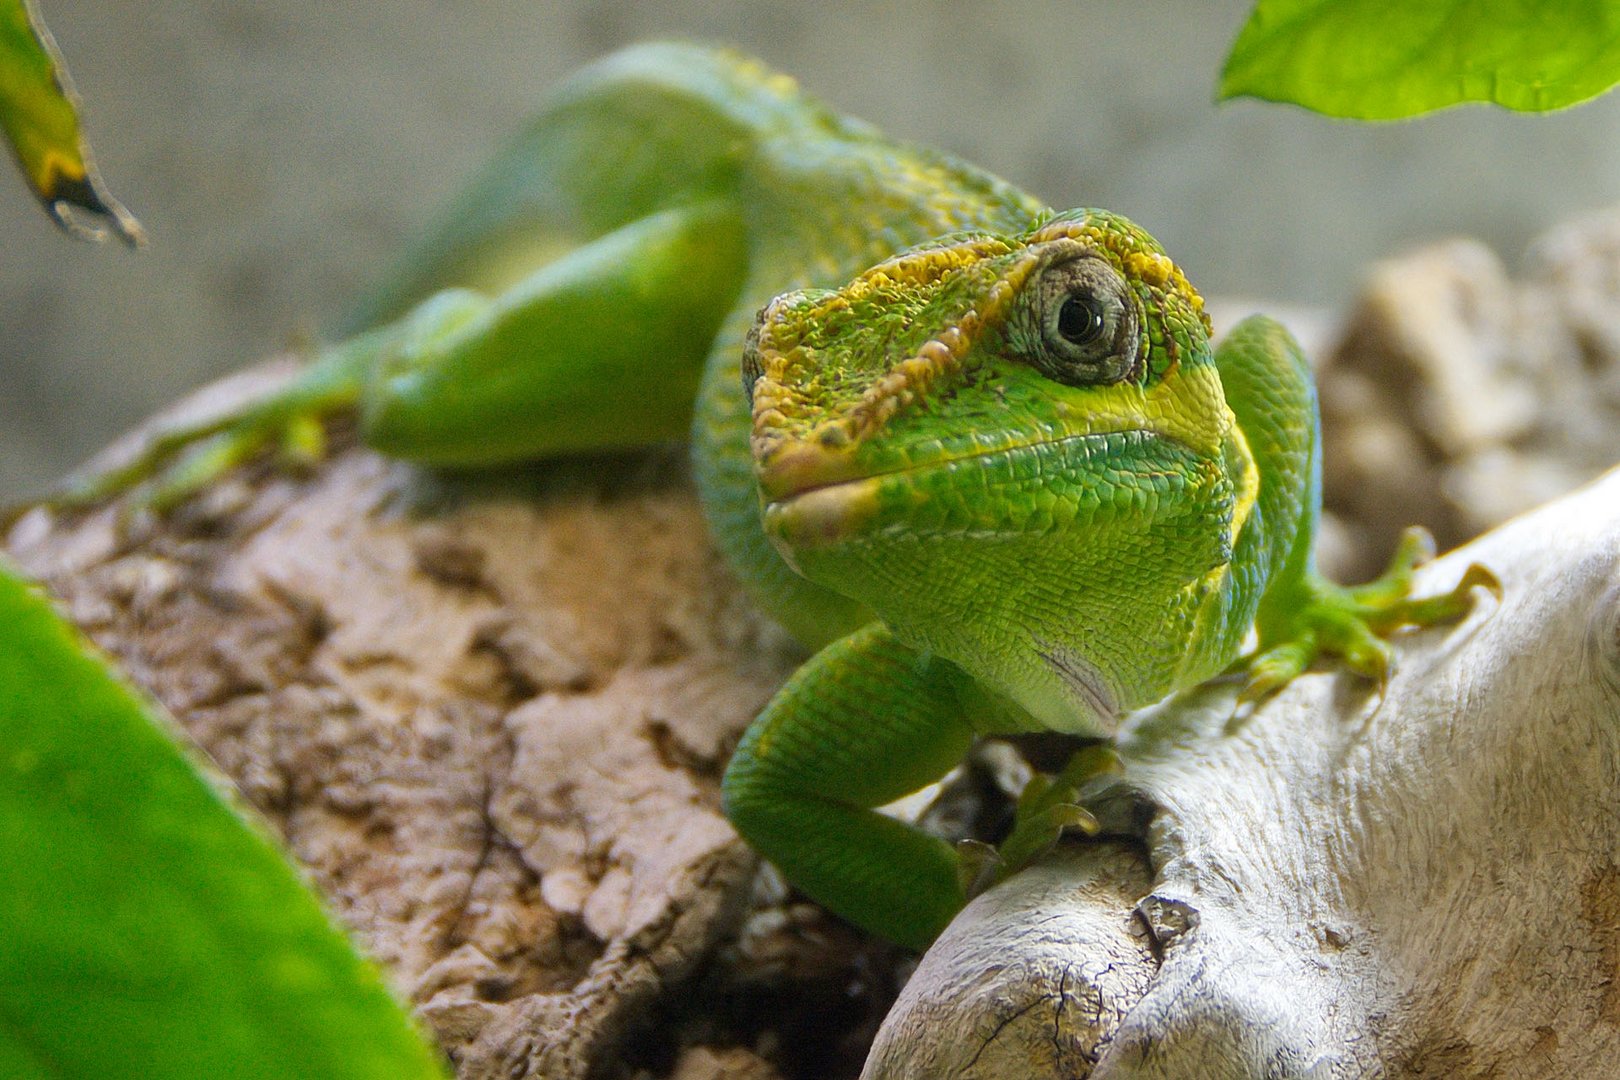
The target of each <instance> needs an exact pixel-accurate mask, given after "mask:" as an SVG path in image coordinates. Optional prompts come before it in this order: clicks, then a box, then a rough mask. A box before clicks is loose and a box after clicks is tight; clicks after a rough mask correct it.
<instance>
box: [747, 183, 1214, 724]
mask: <svg viewBox="0 0 1620 1080" xmlns="http://www.w3.org/2000/svg"><path fill="white" fill-rule="evenodd" d="M743 373H744V374H743V379H744V384H745V387H746V388H747V390H748V392H749V394H750V398H751V401H752V409H753V432H752V453H753V460H754V468H755V475H756V478H757V480H758V484H759V489H760V493H761V500H762V516H763V521H764V525H765V531H766V533H767V535H768V536H769V537H770V538H771V540H772V542H773V543H774V544H775V545H776V546H777V548H778V549H779V550H780V551H781V552H782V553H783V555H784V556H785V557H786V558H787V559H788V561H789V562H790V563H791V564H792V565H793V566H794V567H795V568H796V569H798V570H799V572H800V573H802V574H804V575H805V576H807V577H809V578H811V580H813V581H817V582H819V583H820V584H823V585H826V586H828V587H830V588H833V589H835V590H837V591H840V592H843V593H845V594H846V595H849V596H852V597H854V598H855V599H857V600H860V601H862V602H863V603H865V604H867V605H868V606H869V607H871V608H872V609H873V610H875V611H876V612H877V613H878V614H879V615H880V616H882V617H883V618H884V620H885V621H886V622H888V623H889V624H890V625H891V626H892V627H893V628H894V629H895V630H896V632H897V633H899V634H900V635H901V636H902V637H903V638H905V639H907V640H910V641H912V642H913V643H915V644H918V645H920V646H923V647H926V648H928V649H931V650H933V651H936V652H938V653H939V654H940V655H943V656H945V657H946V658H947V659H951V660H954V661H956V662H957V663H958V664H960V665H962V666H964V667H967V668H968V669H969V670H970V671H975V673H976V674H979V675H980V676H981V677H988V678H989V681H990V683H991V685H992V686H997V685H999V686H1000V687H1001V688H1002V689H1005V690H1006V691H1007V692H1008V693H1009V694H1010V695H1011V696H1012V697H1013V698H1014V699H1015V700H1017V701H1019V702H1020V703H1021V704H1023V705H1025V706H1026V707H1027V708H1028V709H1029V710H1030V711H1032V712H1035V713H1037V715H1042V716H1043V719H1044V720H1045V721H1046V722H1047V723H1049V724H1055V720H1054V717H1055V716H1056V715H1057V714H1060V713H1072V712H1073V711H1074V708H1075V706H1076V702H1075V701H1072V700H1071V701H1067V702H1064V701H1054V700H1048V699H1051V698H1053V695H1054V694H1055V695H1056V697H1057V698H1063V697H1065V694H1066V692H1065V691H1064V689H1063V688H1062V687H1061V686H1060V687H1057V688H1056V689H1054V688H1053V687H1051V686H1045V687H1044V688H1042V687H1041V686H1036V685H1035V683H1042V682H1043V680H1042V679H1040V678H1035V677H1034V676H1029V677H1025V676H1019V675H1018V674H1017V673H1016V672H1013V673H1008V672H1001V673H1000V674H999V675H998V673H996V672H993V671H985V670H976V666H977V668H983V667H984V665H985V664H987V663H993V662H999V661H986V660H984V659H983V657H984V656H985V655H986V654H987V653H989V654H994V655H997V656H1003V657H1005V656H1007V655H1009V654H1022V655H1024V656H1025V657H1026V658H1027V657H1028V656H1029V654H1031V653H1033V654H1035V655H1037V656H1038V657H1040V658H1042V659H1039V660H1033V661H1030V662H1031V663H1034V664H1035V665H1036V666H1037V667H1039V666H1041V665H1042V664H1043V663H1044V665H1045V667H1047V668H1049V669H1059V668H1068V669H1069V670H1070V672H1071V674H1073V673H1074V672H1079V674H1078V675H1074V676H1073V677H1072V678H1070V677H1067V676H1062V677H1060V678H1059V682H1060V683H1061V682H1064V681H1065V680H1066V681H1067V682H1068V683H1069V684H1070V685H1069V687H1068V691H1072V693H1069V694H1068V696H1069V697H1073V696H1074V695H1078V697H1079V698H1080V699H1083V700H1080V701H1079V706H1080V711H1082V712H1085V711H1090V712H1091V713H1094V714H1100V713H1106V712H1108V711H1109V710H1110V709H1113V710H1117V709H1118V708H1121V707H1126V706H1128V705H1130V704H1133V703H1134V702H1132V701H1127V700H1125V699H1134V698H1137V697H1140V696H1141V695H1142V694H1146V693H1151V692H1152V690H1153V687H1151V686H1145V687H1134V686H1125V685H1122V684H1121V680H1120V678H1119V677H1116V675H1115V674H1113V673H1110V672H1105V671H1101V670H1100V669H1099V664H1102V663H1104V661H1105V660H1106V656H1107V653H1108V650H1109V649H1110V648H1116V646H1114V645H1110V644H1109V642H1107V641H1105V640H1101V639H1100V638H1099V637H1098V634H1097V633H1095V632H1092V631H1094V630H1095V623H1094V620H1103V621H1106V622H1107V623H1108V624H1109V625H1110V626H1113V627H1115V628H1116V629H1118V632H1119V634H1121V635H1123V636H1126V637H1128V636H1129V635H1131V634H1142V635H1156V636H1158V637H1160V638H1162V639H1164V640H1165V641H1166V643H1167V644H1166V647H1167V648H1168V647H1172V646H1173V644H1174V642H1173V638H1174V634H1175V633H1176V632H1177V631H1176V630H1175V628H1174V627H1171V626H1170V625H1168V624H1167V623H1166V620H1167V619H1168V620H1171V621H1174V620H1176V619H1178V618H1180V619H1182V620H1183V621H1185V619H1187V618H1191V617H1192V616H1191V615H1190V614H1188V613H1187V612H1186V611H1182V610H1181V608H1183V607H1186V605H1187V603H1190V601H1188V600H1187V597H1186V596H1185V595H1184V594H1185V593H1186V592H1187V590H1189V589H1192V588H1195V587H1196V586H1197V582H1199V581H1200V580H1203V579H1204V578H1206V577H1207V575H1208V574H1209V573H1210V572H1212V570H1214V569H1216V568H1220V567H1224V565H1225V562H1226V560H1227V559H1228V558H1229V556H1230V545H1231V532H1232V515H1233V509H1234V503H1235V502H1236V501H1237V498H1236V497H1235V496H1234V490H1235V487H1234V480H1233V476H1232V473H1233V468H1232V465H1231V461H1230V459H1231V458H1232V452H1231V438H1230V436H1231V432H1232V429H1233V426H1234V425H1233V420H1232V415H1231V412H1230V410H1229V409H1228V408H1227V406H1226V403H1225V399H1224V398H1223V396H1222V393H1221V385H1220V378H1219V375H1218V374H1217V372H1216V370H1215V366H1214V362H1213V355H1212V351H1211V347H1210V327H1209V320H1208V318H1207V316H1206V315H1205V314H1204V310H1203V301H1202V300H1201V298H1200V297H1199V295H1198V293H1197V292H1196V291H1195V290H1194V289H1193V287H1192V286H1191V285H1190V284H1189V283H1188V282H1187V279H1186V278H1185V276H1183V274H1182V272H1181V270H1180V269H1179V268H1178V267H1177V266H1176V265H1175V264H1174V263H1173V262H1172V261H1171V260H1170V259H1169V257H1168V256H1166V255H1165V253H1164V251H1163V250H1162V249H1161V248H1160V247H1159V245H1158V243H1157V242H1156V241H1155V240H1154V239H1153V238H1152V237H1151V236H1149V235H1148V234H1147V233H1146V232H1144V231H1143V230H1142V229H1140V228H1139V227H1137V226H1136V225H1134V224H1132V223H1131V222H1129V221H1126V220H1125V219H1123V218H1120V217H1118V216H1115V215H1112V214H1108V213H1104V212H1102V211H1096V210H1081V211H1071V212H1069V213H1066V214H1062V215H1059V216H1057V217H1055V218H1052V219H1050V220H1048V221H1045V222H1041V223H1039V224H1037V225H1036V227H1034V228H1032V229H1030V230H1029V231H1027V232H1025V233H1022V234H1018V235H1010V236H997V235H990V234H971V235H966V234H964V235H959V236H954V237H949V238H946V239H944V240H941V241H939V242H937V243H935V244H932V245H929V246H926V247H923V248H919V249H915V250H912V251H908V252H905V253H903V254H900V255H898V256H895V257H894V258H891V259H889V260H888V261H886V262H883V263H880V264H879V265H877V266H874V267H872V268H871V269H870V270H867V271H866V272H865V273H863V274H861V275H860V276H858V277H856V278H855V279H854V280H853V281H851V282H849V283H848V284H847V285H845V286H844V287H842V288H840V289H837V290H831V291H829V290H805V291H799V292H793V293H788V294H785V295H783V296H780V297H778V298H777V299H775V300H774V301H772V302H771V303H770V304H769V305H767V306H766V307H765V309H764V310H763V311H762V312H761V313H760V315H759V318H758V320H757V322H756V324H755V327H754V330H753V331H752V332H751V334H750V335H749V340H748V344H747V346H746V349H745V354H744V360H743ZM1133 605H1140V610H1138V609H1137V608H1136V607H1134V606H1133ZM1128 609H1129V610H1128ZM1141 612H1147V614H1141ZM1144 620H1146V621H1145V622H1144ZM1147 623H1153V624H1154V625H1151V626H1150V625H1147ZM1077 624H1079V625H1086V626H1087V631H1088V634H1089V636H1084V637H1077V636H1076V631H1075V626H1076V625H1077ZM1088 624H1089V625H1088ZM1180 632H1181V633H1183V634H1185V633H1187V632H1188V629H1187V627H1182V628H1181V631H1180ZM1110 636H1113V635H1112V633H1105V634H1103V635H1102V637H1105V638H1106V637H1110ZM1117 647H1122V648H1126V649H1128V652H1127V655H1139V653H1140V649H1141V648H1142V647H1143V644H1142V643H1141V642H1134V643H1133V642H1127V641H1121V642H1119V643H1117ZM1116 651H1117V650H1116ZM1032 679H1033V681H1032ZM1044 681H1045V682H1049V681H1050V680H1044ZM1127 681H1128V680H1127ZM1149 681H1150V682H1151V681H1152V680H1149ZM1161 692H1162V691H1161ZM1047 714H1049V715H1047ZM1093 719H1095V717H1094V718H1093ZM1090 726H1093V727H1095V726H1096V725H1095V724H1092V725H1090Z"/></svg>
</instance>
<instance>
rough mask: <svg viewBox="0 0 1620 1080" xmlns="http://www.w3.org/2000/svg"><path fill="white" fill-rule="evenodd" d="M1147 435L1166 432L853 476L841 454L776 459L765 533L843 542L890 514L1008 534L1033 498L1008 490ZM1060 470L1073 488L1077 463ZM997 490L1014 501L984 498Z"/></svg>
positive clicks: (787, 542)
mask: <svg viewBox="0 0 1620 1080" xmlns="http://www.w3.org/2000/svg"><path fill="white" fill-rule="evenodd" d="M1148 438H1163V436H1161V435H1158V434H1157V433H1155V432H1151V431H1148V430H1144V429H1141V428H1129V429H1125V430H1121V431H1113V432H1088V433H1084V434H1073V435H1056V436H1053V437H1051V438H1044V439H1036V440H1031V441H1028V442H1018V443H1012V444H1009V445H1007V446H997V447H991V448H980V449H972V450H966V449H964V451H963V452H960V453H957V454H950V455H946V456H942V457H939V458H937V459H934V460H929V461H921V462H906V463H903V464H896V465H895V466H894V467H892V468H887V469H874V470H871V471H867V472H864V473H858V474H855V475H851V473H853V472H854V471H855V463H854V462H852V461H851V460H850V459H849V458H847V457H842V456H840V457H837V458H834V457H832V456H831V455H814V457H819V458H820V460H819V461H815V460H814V458H813V457H811V455H806V458H810V460H806V459H805V458H800V459H797V460H793V461H778V462H775V463H773V466H782V465H786V466H787V467H786V468H777V467H767V468H765V469H762V470H761V471H760V479H759V483H760V490H761V491H762V492H763V493H764V496H765V499H764V505H763V509H762V518H763V521H764V526H765V532H766V534H767V535H768V536H770V537H771V538H772V539H773V540H775V541H776V542H777V543H778V544H779V545H784V546H786V547H787V548H789V549H799V548H814V547H824V546H829V545H832V544H836V543H839V542H842V541H846V540H848V539H850V538H851V537H852V536H857V535H860V534H861V533H863V532H867V531H869V530H870V529H871V528H872V527H873V526H874V525H875V524H881V523H882V522H883V520H885V519H893V520H896V521H908V522H910V523H912V524H913V525H914V526H916V527H917V528H918V530H919V531H920V532H928V531H935V530H938V531H941V532H944V531H951V532H955V531H969V530H985V531H1006V530H1008V529H1011V528H1014V527H1015V520H1014V518H1015V516H1016V515H1015V514H1014V513H1009V511H1016V509H1017V506H1018V505H1019V504H1023V503H1026V502H1027V503H1029V504H1030V507H1031V509H1033V504H1034V503H1035V502H1036V501H1037V500H1036V499H1033V498H1030V499H1025V498H1021V497H1018V496H1017V495H1015V494H1013V493H1012V491H1011V490H1010V489H1013V488H1018V487H1022V488H1025V489H1026V491H1028V489H1036V490H1039V489H1040V488H1042V487H1043V486H1045V485H1046V484H1047V483H1050V481H1043V480H1042V479H1041V477H1043V476H1044V475H1048V474H1050V473H1052V471H1053V468H1052V467H1053V466H1054V465H1056V464H1059V463H1060V462H1068V463H1070V464H1071V466H1072V464H1073V463H1074V462H1075V461H1077V460H1081V459H1086V460H1091V459H1095V458H1096V456H1097V454H1098V453H1100V452H1103V451H1104V448H1105V444H1107V443H1109V442H1115V441H1118V440H1121V439H1124V440H1132V441H1134V440H1142V439H1148ZM816 466H820V467H819V468H818V467H816ZM1063 472H1065V473H1068V474H1069V475H1070V477H1071V480H1070V485H1071V486H1072V485H1073V484H1074V482H1075V478H1074V473H1073V470H1072V468H1069V469H1064V470H1063ZM953 474H954V475H953ZM1054 479H1055V476H1054ZM996 489H1002V490H1005V491H1008V494H1009V496H1010V497H998V498H988V497H987V496H990V495H991V494H992V493H993V492H995V491H996Z"/></svg>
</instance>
